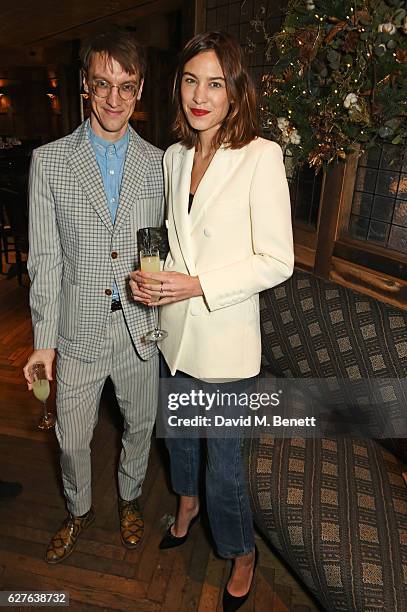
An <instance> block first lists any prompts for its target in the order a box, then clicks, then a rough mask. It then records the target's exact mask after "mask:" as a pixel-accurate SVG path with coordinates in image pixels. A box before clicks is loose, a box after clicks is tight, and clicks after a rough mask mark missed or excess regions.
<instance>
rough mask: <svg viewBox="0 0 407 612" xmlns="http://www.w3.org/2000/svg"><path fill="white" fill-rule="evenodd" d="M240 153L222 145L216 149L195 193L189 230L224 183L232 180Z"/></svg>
mask: <svg viewBox="0 0 407 612" xmlns="http://www.w3.org/2000/svg"><path fill="white" fill-rule="evenodd" d="M241 154H242V151H241V149H227V148H226V147H223V146H222V147H220V149H218V151H216V153H215V155H214V157H213V159H212V161H211V163H210V164H209V166H208V169H207V170H206V172H205V174H204V175H203V177H202V179H201V182H200V183H199V185H198V188H197V190H196V193H195V197H194V201H193V204H192V208H191V213H190V215H189V216H190V224H191V231H193V229H194V228H195V227H196V225H197V224H198V223H199V221H200V220H201V218H202V215H203V214H204V212H205V210H206V209H207V208H208V206H210V205H213V204H214V199H215V198H216V196H218V195H219V194H220V193H221V191H222V189H223V187H224V185H225V183H227V182H228V181H230V180H232V179H231V174H232V172H234V171H235V170H236V163H237V161H238V159H239V157H240V156H241Z"/></svg>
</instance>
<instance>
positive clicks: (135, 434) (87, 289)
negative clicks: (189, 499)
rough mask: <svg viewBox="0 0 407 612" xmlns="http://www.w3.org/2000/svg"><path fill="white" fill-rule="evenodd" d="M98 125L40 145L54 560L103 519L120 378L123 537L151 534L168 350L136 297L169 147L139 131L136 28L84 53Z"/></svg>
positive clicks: (39, 311)
mask: <svg viewBox="0 0 407 612" xmlns="http://www.w3.org/2000/svg"><path fill="white" fill-rule="evenodd" d="M81 55H82V64H83V74H84V88H85V91H86V92H87V93H88V95H89V98H90V104H91V116H90V120H87V121H85V122H84V123H83V124H82V125H80V126H79V128H78V129H76V130H75V131H74V132H73V133H72V134H70V135H68V136H66V137H65V138H62V139H60V140H57V141H56V142H52V143H49V144H47V145H45V146H42V147H40V148H39V149H37V150H36V151H35V152H34V154H33V159H32V164H31V173H30V252H29V260H28V269H29V274H30V278H31V290H30V305H31V313H32V321H33V331H34V352H33V353H32V354H31V356H30V357H29V359H28V362H27V364H26V366H25V368H24V375H25V378H26V380H27V383H28V387H29V389H31V388H32V382H33V381H32V377H31V373H30V368H31V366H32V365H33V364H34V363H36V362H43V363H44V364H45V369H46V374H47V377H48V379H50V380H51V379H52V366H53V361H54V358H55V355H56V354H57V360H56V380H57V423H56V435H57V437H58V441H59V444H60V448H61V469H62V480H63V486H64V493H65V497H66V502H67V508H68V516H67V518H66V520H65V521H64V523H63V524H62V526H61V528H60V529H59V530H58V531H57V533H56V534H55V535H54V537H53V538H52V540H51V542H50V544H49V546H48V549H47V553H46V561H47V562H48V563H59V562H60V561H63V560H64V559H66V558H67V556H68V555H70V554H71V553H72V551H73V550H74V547H75V545H76V542H77V538H78V536H79V535H80V533H81V532H82V531H83V529H85V528H86V527H87V526H88V525H89V524H90V523H91V522H92V521H93V519H94V512H93V509H92V506H91V464H90V447H89V445H90V442H91V439H92V434H93V428H94V426H95V425H96V422H97V413H98V406H99V400H100V396H101V393H102V388H103V385H104V383H105V380H106V378H107V377H109V376H110V378H111V379H112V381H113V384H114V387H115V391H116V396H117V400H118V403H119V406H120V410H121V413H122V415H123V419H124V433H123V438H122V452H121V456H120V462H119V469H118V484H119V514H120V525H121V539H122V542H123V544H124V545H125V546H127V547H129V548H133V547H135V546H137V544H138V543H139V541H140V539H141V537H142V535H143V530H144V523H143V518H142V515H141V512H140V508H139V506H138V503H137V498H138V497H139V495H140V493H141V484H142V482H143V479H144V476H145V472H146V469H147V461H148V453H149V448H150V438H151V431H152V428H153V424H154V419H155V414H156V405H157V393H158V356H157V349H156V347H155V345H154V343H152V342H148V341H146V340H145V334H146V332H148V331H150V330H151V329H153V328H154V319H153V315H152V313H151V312H150V310H149V309H147V308H144V307H143V306H139V305H137V304H135V303H134V301H133V300H131V299H129V287H128V279H129V274H130V272H131V271H132V270H134V269H135V268H136V267H138V254H137V240H136V233H137V229H139V228H141V227H149V226H155V227H157V226H160V225H161V224H162V223H163V215H164V201H163V179H162V167H161V159H162V152H161V151H160V150H159V149H156V148H155V147H153V146H152V145H151V144H149V143H147V142H145V141H144V140H143V139H142V138H140V136H138V134H137V133H136V132H135V131H134V130H133V129H132V128H131V127H130V126H129V119H130V117H131V115H132V113H133V111H134V107H135V104H136V101H137V100H139V99H140V96H141V92H142V89H143V78H144V72H145V62H144V59H143V56H142V53H141V50H140V48H139V46H138V45H137V43H136V41H135V40H134V38H133V35H132V34H130V33H129V32H126V31H120V30H118V31H113V32H109V33H106V34H103V35H99V36H97V37H96V38H94V39H93V41H91V42H90V43H89V44H88V46H86V47H85V48H84V49H83V50H82V53H81Z"/></svg>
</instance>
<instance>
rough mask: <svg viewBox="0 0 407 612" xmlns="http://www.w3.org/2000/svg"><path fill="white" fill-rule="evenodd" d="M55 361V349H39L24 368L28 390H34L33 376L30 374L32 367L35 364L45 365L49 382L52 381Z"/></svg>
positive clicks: (32, 354)
mask: <svg viewBox="0 0 407 612" xmlns="http://www.w3.org/2000/svg"><path fill="white" fill-rule="evenodd" d="M54 359H55V349H37V350H36V351H34V352H33V353H31V355H30V356H29V358H28V361H27V363H26V364H25V366H24V368H23V374H24V378H25V379H26V381H27V387H28V390H29V391H31V389H32V383H33V380H32V376H31V373H30V369H31V367H32V366H33V365H34V363H43V364H44V366H45V374H46V376H47V378H48V380H52V364H53V362H54Z"/></svg>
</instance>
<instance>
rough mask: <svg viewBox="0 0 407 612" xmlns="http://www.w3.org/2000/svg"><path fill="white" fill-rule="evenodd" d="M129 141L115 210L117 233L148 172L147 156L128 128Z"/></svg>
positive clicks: (138, 139)
mask: <svg viewBox="0 0 407 612" xmlns="http://www.w3.org/2000/svg"><path fill="white" fill-rule="evenodd" d="M129 129H130V139H129V146H128V149H127V155H126V161H125V163H124V170H123V180H122V184H121V188H120V203H119V208H118V210H117V216H116V221H115V225H114V230H115V231H118V230H119V228H120V225H121V224H122V223H123V221H124V220H125V219H126V218H127V216H128V215H129V214H130V211H131V210H132V208H133V206H134V202H135V201H136V200H137V198H138V194H139V191H140V189H141V187H142V185H143V183H144V179H145V176H146V174H147V172H148V171H149V155H148V152H147V151H146V150H145V148H144V147H143V143H142V141H141V139H140V137H139V136H138V135H137V134H136V132H135V131H134V130H133V129H132V128H131V127H130V128H129Z"/></svg>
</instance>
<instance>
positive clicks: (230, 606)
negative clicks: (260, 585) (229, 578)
mask: <svg viewBox="0 0 407 612" xmlns="http://www.w3.org/2000/svg"><path fill="white" fill-rule="evenodd" d="M258 559H259V551H258V550H257V546H255V547H254V565H253V576H252V581H251V583H250V587H249V590H248V591H247V593H246V595H241V596H240V597H236V596H235V595H231V594H230V593H229V591H228V589H227V585H226V586H225V588H224V591H223V601H222V603H223V612H235V611H236V610H239V608H241V607H242V606H243V604H244V603H245V602H246V600H247V599H248V597H249V595H250V591H251V590H252V585H253V580H254V572H255V571H256V565H257V561H258Z"/></svg>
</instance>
